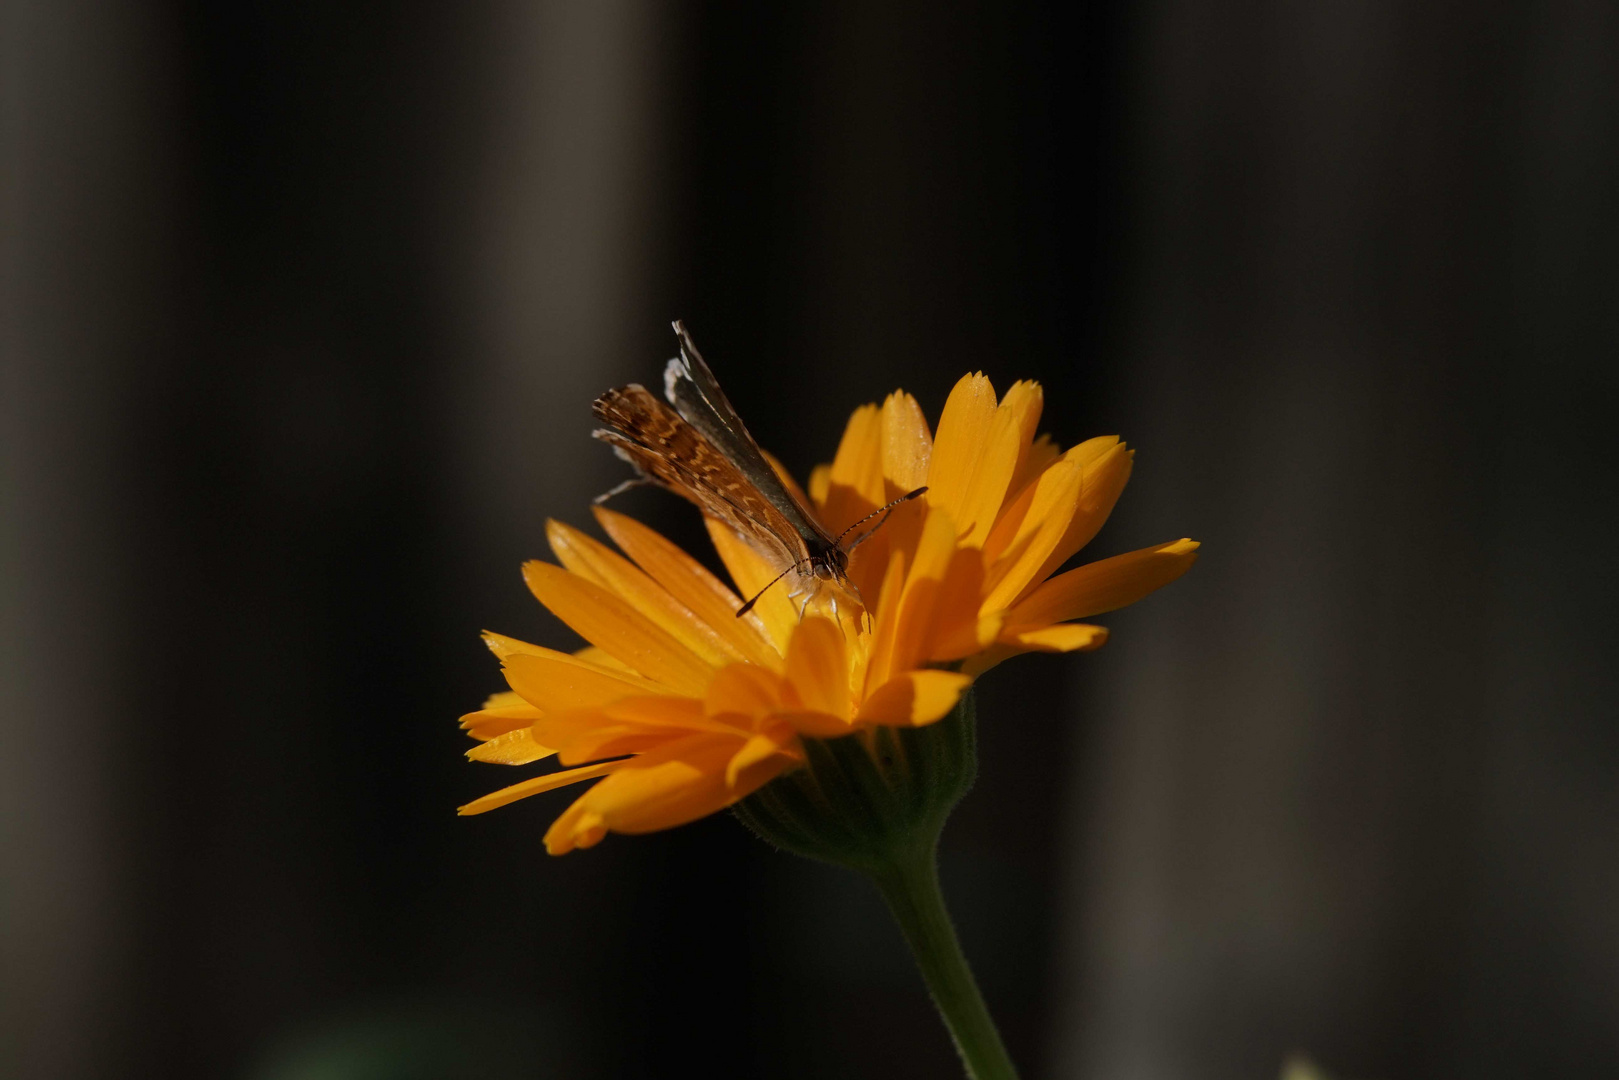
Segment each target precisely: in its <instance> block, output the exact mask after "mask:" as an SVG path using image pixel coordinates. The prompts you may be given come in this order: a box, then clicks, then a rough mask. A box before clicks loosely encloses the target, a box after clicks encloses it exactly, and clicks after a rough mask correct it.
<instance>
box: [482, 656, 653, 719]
mask: <svg viewBox="0 0 1619 1080" xmlns="http://www.w3.org/2000/svg"><path fill="white" fill-rule="evenodd" d="M536 648H537V647H536ZM504 674H505V676H506V681H507V682H508V683H510V684H511V686H512V689H513V690H516V691H517V692H518V693H519V694H521V695H522V696H523V699H524V700H525V701H528V702H531V703H532V704H533V705H534V706H535V707H536V708H538V709H541V710H543V711H546V712H561V711H566V710H569V709H580V708H587V707H590V706H596V705H605V704H607V703H608V702H609V701H616V700H617V699H619V698H621V697H629V696H630V695H632V694H657V693H661V692H662V691H663V687H660V686H659V685H658V684H657V683H654V682H649V681H647V680H646V679H643V678H641V677H640V676H639V675H632V674H629V673H627V672H619V671H614V670H612V669H611V668H604V667H599V666H597V665H596V664H592V663H590V662H589V661H588V660H580V659H579V658H578V657H575V656H569V655H568V654H567V653H559V652H555V651H553V650H550V649H544V650H540V651H537V652H533V653H516V654H513V655H511V656H508V657H507V658H506V663H505V670H504Z"/></svg>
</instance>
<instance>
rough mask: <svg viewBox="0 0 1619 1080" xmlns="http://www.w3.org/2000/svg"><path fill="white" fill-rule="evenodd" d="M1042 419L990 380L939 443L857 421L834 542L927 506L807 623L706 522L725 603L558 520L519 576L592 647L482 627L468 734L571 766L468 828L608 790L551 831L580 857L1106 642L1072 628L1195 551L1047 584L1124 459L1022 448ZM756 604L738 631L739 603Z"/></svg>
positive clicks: (826, 508)
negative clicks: (497, 671)
mask: <svg viewBox="0 0 1619 1080" xmlns="http://www.w3.org/2000/svg"><path fill="white" fill-rule="evenodd" d="M1040 407H1041V393H1040V388H1039V386H1038V385H1036V384H1034V383H1031V382H1020V383H1017V384H1015V385H1014V386H1013V387H1012V388H1011V390H1010V391H1008V392H1007V394H1006V397H1005V399H1004V400H1001V401H999V402H997V400H996V397H995V392H994V390H993V388H992V387H991V386H990V383H989V380H988V379H986V378H984V377H983V376H982V375H969V376H966V377H965V378H963V379H962V380H961V381H960V382H959V383H958V384H957V385H956V387H955V389H954V391H952V393H951V395H950V398H949V400H948V402H947V403H946V405H945V409H944V413H943V415H942V416H941V418H940V421H939V433H938V436H937V438H935V437H934V436H933V435H932V434H931V433H930V432H929V430H928V426H927V423H926V421H925V420H924V419H923V417H922V412H921V409H920V408H919V407H918V406H917V404H916V401H915V400H914V399H913V398H911V397H910V396H909V395H907V394H904V393H895V394H892V395H890V396H889V398H888V399H887V400H886V401H885V402H884V403H883V404H882V406H881V407H879V406H876V405H867V406H863V407H862V408H860V409H857V410H856V411H855V413H854V415H853V416H852V417H851V418H850V421H849V425H848V428H847V430H846V431H845V433H844V436H843V440H842V442H841V444H840V445H839V447H838V452H837V456H836V458H835V460H834V461H833V462H832V464H831V465H829V466H822V467H820V468H818V469H816V470H815V472H814V474H813V475H812V476H811V479H810V485H809V498H810V500H811V501H812V502H813V504H814V506H815V508H816V510H817V511H818V512H819V514H820V516H821V518H822V520H823V522H824V523H825V524H826V525H828V526H829V527H830V528H831V530H832V531H833V532H834V533H836V532H838V531H840V530H842V529H843V528H845V527H847V526H849V525H851V524H853V523H855V522H856V521H858V520H860V519H861V518H862V517H864V516H866V515H868V514H870V513H871V512H872V511H873V510H875V509H876V508H878V507H880V506H883V505H884V504H886V503H888V502H889V501H891V500H893V499H895V498H897V497H898V496H900V495H902V494H904V493H906V492H908V491H912V490H914V489H915V488H918V487H921V486H924V485H926V486H927V488H928V492H927V494H926V495H925V496H924V497H923V498H920V499H917V500H915V501H914V502H911V503H906V504H903V505H901V506H899V507H897V508H896V509H895V510H894V512H893V514H892V516H891V517H890V519H889V520H887V521H886V523H885V524H884V525H883V527H882V528H880V529H878V530H876V531H875V532H872V533H870V535H869V536H867V537H865V538H864V539H862V540H861V541H860V542H858V543H857V544H856V545H855V547H854V548H853V550H852V552H851V556H850V565H849V578H850V581H851V582H852V584H853V585H854V587H855V591H856V593H857V595H855V596H849V595H847V594H842V592H841V590H835V589H829V590H823V591H822V592H821V593H820V594H819V595H815V594H813V593H812V594H811V595H810V596H809V597H808V600H807V602H804V601H802V600H801V601H799V602H803V603H804V607H803V608H802V609H801V608H800V607H799V606H797V603H795V600H794V598H793V597H792V595H791V593H790V590H789V589H788V588H786V587H783V586H777V587H774V588H770V589H765V586H766V585H767V584H768V583H769V582H770V581H771V580H772V579H773V578H774V577H775V576H776V573H777V572H778V570H779V569H780V568H779V567H776V566H773V565H772V564H771V563H770V562H768V561H767V560H766V558H765V557H764V556H763V555H761V554H759V553H758V552H756V551H754V550H753V549H752V548H751V547H749V546H748V545H747V543H746V542H745V541H744V540H743V539H742V538H741V537H739V536H737V535H736V534H735V533H733V532H731V531H729V530H728V529H726V528H725V527H723V526H721V525H719V524H718V523H717V522H714V521H712V520H710V521H709V522H708V526H709V535H710V537H711V538H712V540H713V542H714V545H715V548H716V549H717V551H718V552H719V555H720V558H721V560H722V561H723V562H724V563H725V566H726V569H727V570H728V571H729V572H730V575H731V578H732V580H733V581H734V582H735V584H736V586H737V591H734V592H733V591H732V589H730V588H729V587H727V586H726V585H725V584H724V583H722V582H721V581H719V580H718V579H717V578H715V577H714V576H713V575H712V574H710V573H709V572H708V571H707V570H705V569H704V568H703V567H702V565H701V564H699V563H698V562H697V561H696V560H694V559H693V558H691V556H689V555H687V554H686V553H685V552H683V551H681V550H680V549H679V548H678V547H676V546H675V545H674V544H672V543H670V542H669V541H668V540H666V539H664V538H663V537H662V536H660V535H659V534H657V533H656V532H654V531H652V530H651V529H649V528H647V527H646V526H644V525H641V524H639V523H638V522H636V521H634V520H633V519H631V518H628V517H625V516H623V515H621V514H616V513H613V512H611V511H607V510H601V509H598V510H597V513H596V517H597V521H598V522H599V523H600V524H601V526H602V528H603V530H605V531H606V533H607V534H608V536H609V537H611V538H612V540H613V541H614V543H616V544H617V545H618V547H619V549H620V550H621V551H622V552H623V555H619V554H618V553H616V552H614V551H612V550H611V549H610V548H608V547H607V546H605V545H603V544H601V543H599V542H597V541H595V540H592V539H591V538H590V537H588V536H586V535H584V534H583V533H581V532H579V531H577V530H575V529H572V528H569V527H568V526H566V525H561V524H558V523H556V522H552V523H551V524H550V525H549V527H548V533H549V538H550V541H551V547H552V550H553V552H554V553H555V555H556V557H557V561H558V562H559V563H560V564H561V565H560V566H555V565H551V564H549V563H543V562H531V563H529V564H527V565H526V566H525V567H524V576H525V578H526V579H527V581H528V584H529V588H530V589H531V590H532V591H533V592H534V595H535V596H536V597H537V598H538V599H539V601H540V602H541V603H542V604H544V605H545V606H546V607H547V608H549V609H550V610H551V611H552V612H553V613H554V614H555V615H557V617H558V618H560V619H561V620H562V621H563V622H564V623H566V624H567V625H568V626H570V627H571V628H573V629H574V630H575V631H576V632H578V633H579V635H580V636H581V637H583V638H585V639H586V640H587V641H589V642H590V643H591V647H590V648H587V649H585V650H583V651H582V652H580V653H577V654H571V655H570V654H568V653H561V652H556V651H554V650H551V649H545V648H541V647H540V646H536V645H528V644H525V643H523V642H519V641H516V640H513V639H511V638H507V637H503V636H501V635H498V634H489V635H486V638H487V640H488V642H489V645H490V648H491V649H493V650H494V652H495V653H496V655H497V656H499V657H500V658H501V661H502V664H503V666H504V669H505V675H506V679H507V682H508V683H509V684H510V686H511V692H509V693H503V694H497V695H495V696H494V697H492V698H490V699H489V701H488V702H487V703H486V705H485V707H484V708H483V709H482V710H480V711H478V712H475V713H471V714H469V715H468V716H466V717H464V718H463V720H462V726H463V727H464V728H466V729H467V731H468V732H469V734H471V735H472V736H473V737H474V738H476V739H478V740H480V745H479V746H477V747H476V748H474V749H473V750H471V751H470V752H469V753H468V756H469V757H471V758H474V759H475V760H479V761H488V762H497V763H501V764H510V765H520V764H528V763H531V762H535V761H540V760H542V759H544V758H547V757H551V756H555V757H556V758H557V760H558V761H559V762H560V763H561V764H562V765H564V766H573V767H571V768H567V769H564V770H562V771H559V772H553V773H549V774H546V775H543V776H538V777H534V778H533V779H530V780H525V781H523V782H521V783H518V784H514V785H512V786H511V787H507V788H504V789H502V790H500V791H497V792H494V793H493V794H490V795H486V796H484V797H483V798H481V799H477V800H475V801H474V802H472V803H469V804H468V805H466V806H464V807H462V808H461V813H463V814H477V813H482V812H484V811H486V810H492V809H494V808H495V807H497V806H504V805H506V804H507V803H510V802H514V801H516V800H517V799H521V798H524V797H526V796H528V795H533V794H536V793H538V792H541V791H548V790H550V789H552V788H556V787H561V786H564V785H567V784H572V783H575V782H577V781H582V780H590V779H595V778H598V777H605V779H603V780H602V781H601V782H600V783H599V784H596V785H594V786H593V787H592V788H591V789H590V790H589V791H587V792H586V793H585V794H584V795H583V796H581V797H580V798H579V799H578V800H577V801H575V802H574V803H573V805H572V806H570V807H569V808H568V809H567V810H566V811H565V812H564V813H563V814H562V816H561V817H560V818H558V819H557V820H556V822H555V823H554V824H553V825H552V826H551V828H550V830H549V831H548V832H547V833H546V836H545V843H546V847H547V849H548V850H549V851H551V852H552V853H553V854H561V853H563V852H567V851H571V850H572V849H574V848H575V847H589V846H591V845H593V844H595V843H597V842H599V841H600V840H601V839H602V837H603V836H604V835H605V834H606V833H607V832H609V831H614V832H622V833H639V832H651V831H654V830H658V829H664V828H669V827H671V826H674V825H679V824H683V823H685V822H688V821H692V820H695V819H697V818H699V817H703V816H705V815H707V814H710V813H712V812H714V811H716V810H719V809H722V808H724V807H726V806H729V805H731V804H732V803H734V802H736V801H738V800H739V799H742V798H744V797H746V796H747V795H748V794H750V793H751V792H753V791H754V790H756V789H757V788H759V787H760V786H761V785H763V784H765V783H767V782H768V781H770V780H771V779H773V778H775V777H776V776H778V775H780V774H781V773H782V772H784V771H786V770H788V769H792V768H794V767H796V766H797V765H798V764H799V763H800V762H802V760H803V747H802V742H801V739H802V738H805V737H808V738H816V739H826V738H835V737H838V736H841V735H847V734H851V733H854V732H858V731H862V730H869V729H871V728H873V727H875V726H881V725H898V726H912V725H922V724H929V723H932V722H933V721H935V720H938V719H939V718H940V717H942V716H944V715H945V714H946V713H948V712H949V711H950V710H951V708H952V707H954V706H955V704H956V702H957V700H958V699H959V698H960V696H961V694H962V693H963V691H964V690H965V689H966V688H967V686H968V685H969V684H970V682H971V680H972V679H973V678H974V677H976V676H977V675H978V674H980V673H981V672H983V671H985V670H987V669H988V668H989V667H991V666H993V665H994V664H996V663H999V662H1000V661H1001V660H1003V659H1005V658H1007V657H1009V656H1012V655H1015V654H1017V653H1020V652H1027V651H1031V650H1033V651H1043V652H1068V651H1072V650H1076V649H1091V648H1096V647H1097V646H1099V645H1101V644H1102V643H1103V642H1104V641H1105V640H1106V638H1107V631H1106V630H1104V629H1103V628H1101V627H1099V626H1092V625H1090V624H1086V623H1081V622H1075V621H1072V620H1076V619H1082V618H1086V617H1089V616H1092V615H1097V614H1100V613H1102V612H1105V611H1111V610H1114V609H1115V608H1119V607H1123V606H1125V605H1126V604H1130V603H1133V602H1135V601H1136V600H1139V599H1141V597H1143V596H1145V595H1146V594H1147V593H1149V592H1151V591H1153V590H1154V589H1157V588H1158V587H1160V586H1162V585H1165V584H1167V583H1168V582H1170V581H1172V580H1174V579H1175V578H1177V577H1179V576H1180V575H1181V574H1182V573H1184V572H1185V571H1186V569H1187V568H1188V567H1189V566H1190V565H1191V563H1192V561H1193V560H1194V559H1195V558H1196V555H1195V552H1196V549H1197V546H1198V545H1197V544H1196V543H1195V542H1193V541H1191V540H1178V541H1175V542H1173V543H1168V544H1161V545H1158V546H1156V547H1153V548H1147V549H1143V550H1141V551H1137V552H1132V553H1130V554H1127V555H1120V556H1116V557H1114V558H1112V559H1105V560H1103V561H1101V562H1097V563H1091V564H1089V565H1086V566H1081V567H1078V568H1077V569H1074V570H1070V571H1068V572H1067V573H1063V574H1059V575H1058V576H1056V577H1052V576H1051V575H1052V573H1053V572H1054V571H1055V570H1057V569H1058V568H1059V567H1060V566H1061V565H1062V564H1063V563H1064V562H1066V561H1067V560H1068V559H1069V558H1070V557H1071V556H1072V555H1073V554H1074V553H1075V552H1077V551H1078V550H1079V549H1080V548H1081V547H1082V546H1084V545H1085V543H1087V542H1088V541H1089V540H1090V539H1091V537H1093V536H1094V535H1095V534H1096V532H1097V530H1098V529H1100V528H1101V526H1102V523H1103V522H1104V521H1105V520H1106V519H1107V516H1108V514H1109V512H1111V510H1112V508H1113V504H1114V502H1115V501H1116V500H1117V499H1118V496H1119V493H1120V491H1121V490H1122V489H1123V487H1124V484H1125V481H1126V480H1127V479H1128V478H1129V474H1130V462H1131V456H1132V452H1131V451H1129V450H1127V449H1126V448H1125V446H1124V444H1123V443H1122V442H1120V441H1119V440H1118V439H1117V438H1113V437H1104V438H1097V439H1091V440H1089V441H1088V442H1084V443H1081V444H1079V445H1078V446H1076V447H1073V448H1072V449H1070V450H1068V451H1067V452H1066V453H1062V452H1059V450H1058V448H1057V447H1056V445H1055V444H1053V443H1052V442H1051V441H1050V440H1049V439H1048V438H1046V437H1044V436H1042V437H1040V438H1038V439H1036V438H1035V437H1034V433H1035V428H1036V426H1037V424H1038V422H1039V418H1040ZM625 556H627V558H626V557H625ZM761 589H764V590H765V591H764V592H763V595H762V596H761V597H760V599H759V600H758V602H757V604H756V605H755V606H754V608H753V610H752V611H751V612H749V613H748V614H746V615H744V616H742V617H741V618H738V617H737V615H736V612H737V610H738V609H739V608H740V607H741V606H742V600H741V597H744V596H753V595H754V594H756V593H758V592H759V591H760V590H761ZM739 593H740V596H739V595H738V594H739ZM838 601H841V602H838ZM851 601H853V602H851Z"/></svg>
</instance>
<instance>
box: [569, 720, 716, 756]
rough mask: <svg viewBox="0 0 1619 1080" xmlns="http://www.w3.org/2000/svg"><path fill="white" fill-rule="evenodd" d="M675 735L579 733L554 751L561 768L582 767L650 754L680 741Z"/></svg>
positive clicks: (612, 730) (619, 730)
mask: <svg viewBox="0 0 1619 1080" xmlns="http://www.w3.org/2000/svg"><path fill="white" fill-rule="evenodd" d="M684 737H685V736H684V735H681V734H680V733H678V732H675V731H670V730H667V729H665V730H663V731H648V730H647V729H645V728H634V727H628V726H623V727H604V728H595V729H593V730H590V731H582V732H579V733H578V734H577V735H576V736H575V737H574V738H573V741H571V742H569V743H567V744H566V745H564V746H561V747H558V748H557V761H559V762H561V763H562V764H564V765H583V764H585V763H586V762H589V761H601V760H603V759H605V758H621V757H624V756H626V755H629V754H649V753H651V752H653V751H654V750H657V749H659V748H661V747H664V746H668V745H669V744H670V743H672V742H676V741H678V740H680V739H682V738H684Z"/></svg>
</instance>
